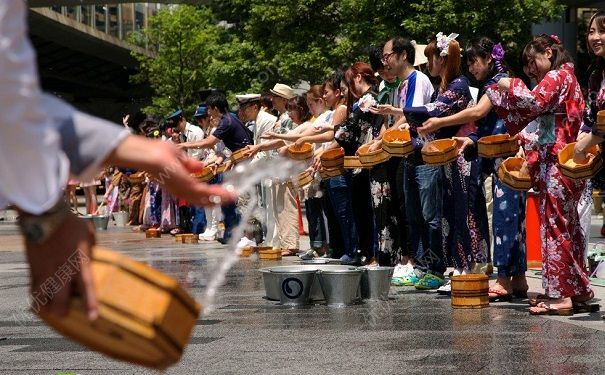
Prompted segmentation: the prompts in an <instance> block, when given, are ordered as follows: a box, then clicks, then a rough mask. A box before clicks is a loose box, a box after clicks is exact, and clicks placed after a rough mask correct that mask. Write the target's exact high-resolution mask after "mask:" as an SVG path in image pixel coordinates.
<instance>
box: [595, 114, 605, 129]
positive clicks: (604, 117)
mask: <svg viewBox="0 0 605 375" xmlns="http://www.w3.org/2000/svg"><path fill="white" fill-rule="evenodd" d="M596 127H597V131H598V132H599V133H601V134H602V133H605V110H601V111H599V112H597V123H596Z"/></svg>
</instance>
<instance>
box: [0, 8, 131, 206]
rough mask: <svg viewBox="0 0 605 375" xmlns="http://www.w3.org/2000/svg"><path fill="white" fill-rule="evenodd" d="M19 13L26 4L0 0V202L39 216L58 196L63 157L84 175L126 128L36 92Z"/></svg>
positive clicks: (66, 166)
mask: <svg viewBox="0 0 605 375" xmlns="http://www.w3.org/2000/svg"><path fill="white" fill-rule="evenodd" d="M25 17H26V2H24V1H22V0H3V1H0V134H1V136H0V180H1V181H2V183H1V184H0V204H2V203H4V204H6V203H12V204H14V205H16V206H18V207H19V208H21V209H22V210H24V211H27V212H30V213H33V214H39V213H42V212H44V211H46V210H48V209H50V208H51V207H52V206H53V205H54V204H55V203H56V202H57V201H58V200H59V199H61V198H62V195H63V187H64V186H65V184H66V183H67V179H68V176H69V170H70V162H69V159H72V158H74V161H75V162H74V163H73V164H72V172H74V174H83V175H87V174H90V173H91V172H92V169H93V168H94V167H96V166H98V165H99V164H100V163H101V161H102V160H103V159H104V158H105V157H106V156H107V154H108V153H109V152H110V151H111V150H112V149H113V148H114V147H115V145H117V143H118V142H120V141H121V140H122V139H124V137H125V136H126V135H127V132H126V131H125V130H124V129H123V128H120V127H119V126H113V125H111V124H109V123H107V122H106V121H104V120H100V119H96V118H94V117H92V116H88V115H85V114H83V113H80V112H77V111H75V110H73V108H72V107H70V106H69V105H67V104H65V103H63V102H61V101H60V100H58V99H56V98H52V97H50V96H46V95H43V94H42V92H41V91H40V85H39V82H38V74H37V66H36V61H35V58H36V57H35V54H34V50H33V48H32V47H31V45H30V43H29V40H28V39H27V28H26V18H25ZM99 135H102V136H103V138H100V139H99V138H98V136H99ZM112 136H113V138H108V137H112ZM95 138H96V139H95ZM102 139H106V140H107V139H109V140H110V142H105V144H104V145H101V144H100V143H101V142H102V141H101V140H102ZM68 158H69V159H68Z"/></svg>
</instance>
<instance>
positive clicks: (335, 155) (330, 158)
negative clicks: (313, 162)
mask: <svg viewBox="0 0 605 375" xmlns="http://www.w3.org/2000/svg"><path fill="white" fill-rule="evenodd" d="M320 160H321V166H322V167H323V168H325V169H333V168H342V167H343V166H344V162H345V151H344V149H342V147H341V148H333V149H330V150H326V151H324V152H323V154H321V156H320Z"/></svg>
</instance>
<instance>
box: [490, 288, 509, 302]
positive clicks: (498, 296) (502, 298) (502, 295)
mask: <svg viewBox="0 0 605 375" xmlns="http://www.w3.org/2000/svg"><path fill="white" fill-rule="evenodd" d="M489 294H495V296H490V295H489ZM488 296H489V301H490V302H510V301H512V300H513V296H512V294H510V293H508V292H507V291H505V290H500V289H495V288H489V290H488Z"/></svg>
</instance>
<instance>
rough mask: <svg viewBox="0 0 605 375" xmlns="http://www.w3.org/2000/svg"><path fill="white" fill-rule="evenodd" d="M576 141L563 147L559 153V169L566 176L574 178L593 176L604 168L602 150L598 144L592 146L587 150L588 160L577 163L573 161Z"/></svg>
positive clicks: (580, 178)
mask: <svg viewBox="0 0 605 375" xmlns="http://www.w3.org/2000/svg"><path fill="white" fill-rule="evenodd" d="M575 145H576V142H573V143H570V144H568V145H567V146H565V147H563V149H562V150H561V151H559V154H558V155H557V157H558V159H559V170H560V171H561V173H562V174H563V176H565V177H569V178H572V179H574V180H582V179H587V178H592V177H594V176H596V175H597V173H599V171H600V170H601V168H603V158H602V157H601V150H600V149H599V146H598V145H594V146H592V147H591V148H590V149H588V150H586V156H587V157H588V161H587V162H586V163H584V164H576V163H575V162H574V161H573V154H574V151H573V150H574V147H575Z"/></svg>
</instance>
